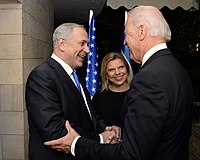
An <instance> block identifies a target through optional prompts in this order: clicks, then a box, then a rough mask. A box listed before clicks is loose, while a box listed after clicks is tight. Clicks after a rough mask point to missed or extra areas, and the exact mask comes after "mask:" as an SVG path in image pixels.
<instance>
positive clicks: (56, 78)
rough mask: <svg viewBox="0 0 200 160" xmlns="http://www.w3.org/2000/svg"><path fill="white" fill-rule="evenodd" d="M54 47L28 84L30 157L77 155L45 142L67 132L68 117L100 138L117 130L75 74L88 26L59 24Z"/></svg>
mask: <svg viewBox="0 0 200 160" xmlns="http://www.w3.org/2000/svg"><path fill="white" fill-rule="evenodd" d="M53 49H54V52H53V53H52V55H51V57H49V58H48V59H47V60H46V61H45V62H44V63H42V64H41V65H39V66H38V67H36V68H35V69H33V71H32V72H31V73H30V75H29V77H28V80H27V84H26V106H27V111H28V122H29V133H30V137H29V159H30V160H50V159H52V160H71V159H74V157H73V156H72V155H70V154H68V155H67V154H64V153H62V152H58V151H56V150H53V149H51V148H50V147H46V146H44V145H43V143H44V142H45V141H48V140H52V139H57V138H60V137H62V136H64V135H65V134H67V130H66V128H65V122H66V120H69V121H70V122H71V125H72V126H73V127H74V129H75V130H76V131H77V132H78V133H79V134H81V135H84V136H85V137H87V138H90V139H92V140H96V141H98V142H99V141H100V140H101V142H105V141H106V140H107V139H108V138H111V139H112V137H114V136H115V132H116V131H115V132H114V130H112V129H111V128H112V127H107V128H106V124H105V123H104V121H103V120H101V119H99V117H98V116H97V115H95V114H94V113H93V111H92V110H91V104H90V98H89V97H90V96H89V94H88V92H87V90H86V88H85V86H84V85H81V83H80V82H78V81H79V80H78V78H77V76H76V71H75V69H77V68H79V67H82V66H83V62H84V59H85V57H86V55H87V54H88V53H89V49H88V35H87V32H86V31H85V28H84V27H83V26H82V25H79V24H75V23H64V24H62V25H60V26H59V27H58V28H56V30H55V31H54V33H53ZM78 87H79V90H78ZM108 129H109V130H108ZM115 129H116V127H115ZM99 133H101V134H100V135H99ZM116 133H117V132H116Z"/></svg>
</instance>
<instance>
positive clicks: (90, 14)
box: [89, 9, 94, 26]
mask: <svg viewBox="0 0 200 160" xmlns="http://www.w3.org/2000/svg"><path fill="white" fill-rule="evenodd" d="M93 14H94V13H93V10H91V9H90V13H89V26H90V24H91V20H92V16H93Z"/></svg>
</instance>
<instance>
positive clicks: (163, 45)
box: [142, 43, 167, 66]
mask: <svg viewBox="0 0 200 160" xmlns="http://www.w3.org/2000/svg"><path fill="white" fill-rule="evenodd" d="M166 48H167V45H166V43H160V44H157V45H155V46H154V47H153V48H151V49H150V50H148V51H147V52H146V53H145V54H144V57H143V59H142V66H143V64H144V63H145V62H146V61H147V60H148V59H149V58H150V57H151V56H152V55H153V54H154V53H156V52H157V51H159V50H161V49H166Z"/></svg>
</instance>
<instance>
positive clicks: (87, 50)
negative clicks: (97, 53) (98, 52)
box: [84, 46, 90, 54]
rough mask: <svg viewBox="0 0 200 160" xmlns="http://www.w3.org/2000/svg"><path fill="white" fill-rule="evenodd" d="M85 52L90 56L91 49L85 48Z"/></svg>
mask: <svg viewBox="0 0 200 160" xmlns="http://www.w3.org/2000/svg"><path fill="white" fill-rule="evenodd" d="M84 51H85V52H86V53H87V54H89V53H90V50H89V47H88V46H86V47H85V48H84Z"/></svg>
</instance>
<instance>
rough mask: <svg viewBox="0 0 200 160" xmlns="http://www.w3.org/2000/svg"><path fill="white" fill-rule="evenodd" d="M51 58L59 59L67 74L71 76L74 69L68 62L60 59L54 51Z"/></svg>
mask: <svg viewBox="0 0 200 160" xmlns="http://www.w3.org/2000/svg"><path fill="white" fill-rule="evenodd" d="M51 58H53V59H54V60H55V61H57V62H58V63H59V64H60V65H61V66H62V67H63V68H64V70H65V71H66V72H67V74H68V75H69V76H71V74H72V72H73V70H72V68H71V67H70V66H69V65H68V64H67V63H65V62H64V61H63V60H62V59H60V58H59V57H58V56H57V55H55V54H54V53H52V55H51Z"/></svg>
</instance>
